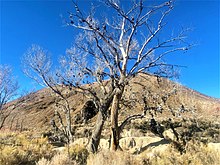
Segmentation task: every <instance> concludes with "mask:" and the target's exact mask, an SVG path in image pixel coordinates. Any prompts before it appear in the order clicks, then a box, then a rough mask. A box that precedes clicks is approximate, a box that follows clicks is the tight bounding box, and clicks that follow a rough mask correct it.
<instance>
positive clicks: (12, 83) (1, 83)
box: [0, 65, 18, 129]
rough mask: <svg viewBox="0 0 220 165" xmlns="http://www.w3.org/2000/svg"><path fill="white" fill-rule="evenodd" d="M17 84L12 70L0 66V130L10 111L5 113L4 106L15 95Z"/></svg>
mask: <svg viewBox="0 0 220 165" xmlns="http://www.w3.org/2000/svg"><path fill="white" fill-rule="evenodd" d="M17 90H18V82H17V81H16V79H15V77H14V76H13V75H12V68H11V67H10V66H7V65H0V129H1V128H2V127H3V125H4V122H5V120H6V118H7V117H8V116H9V115H10V112H11V111H8V112H7V111H6V107H5V104H6V103H7V102H8V101H10V100H12V99H13V98H14V97H15V96H16V95H17Z"/></svg>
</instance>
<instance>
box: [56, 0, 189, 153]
mask: <svg viewBox="0 0 220 165" xmlns="http://www.w3.org/2000/svg"><path fill="white" fill-rule="evenodd" d="M155 3H156V2H155ZM73 4H74V6H75V11H74V12H70V13H69V20H68V21H66V22H67V25H69V26H71V27H73V28H76V29H78V30H79V32H81V33H80V34H79V35H78V36H77V38H76V40H75V41H76V42H75V43H74V45H73V46H72V47H71V48H70V49H68V50H67V54H68V56H67V57H66V59H68V60H69V62H67V61H68V60H64V59H65V58H64V59H63V62H64V63H65V68H66V69H67V70H68V71H67V72H64V73H71V72H73V71H74V72H75V73H76V71H77V75H79V77H78V78H79V80H78V81H74V82H75V84H73V83H72V82H73V81H70V80H71V78H72V77H71V76H69V78H70V79H69V80H67V81H65V82H66V83H68V82H71V83H69V84H71V85H73V86H78V87H79V88H81V89H82V90H83V91H87V92H88V93H89V94H91V95H92V96H93V97H94V98H95V100H96V102H97V105H98V107H99V111H100V115H99V117H98V119H97V125H96V129H95V131H94V132H93V135H92V143H91V147H92V146H94V148H93V149H92V151H93V152H96V151H97V148H98V145H97V144H98V143H99V139H100V135H101V130H102V127H103V124H104V120H105V114H106V113H107V112H106V111H107V110H108V108H109V107H108V106H110V104H111V134H112V138H111V139H112V140H111V149H112V150H117V149H118V147H119V132H120V131H119V126H118V113H119V112H118V109H119V104H120V101H121V99H122V96H123V93H124V89H125V87H126V86H127V85H128V84H129V81H130V79H131V78H133V77H135V76H136V75H138V74H139V73H144V74H147V75H154V76H158V77H166V78H171V77H173V76H174V75H175V72H174V71H175V68H177V67H180V66H178V65H175V64H171V63H167V62H165V59H166V57H167V56H169V55H174V54H175V53H177V52H179V51H187V50H188V49H189V48H190V47H191V46H192V45H191V44H188V43H187V42H186V33H187V31H188V30H189V29H181V30H180V31H178V32H171V33H170V34H167V31H166V30H165V25H166V22H167V19H168V15H169V13H170V12H171V11H172V10H173V8H174V7H173V2H172V1H165V2H162V3H161V2H158V3H157V4H149V3H148V2H147V1H142V0H137V1H132V0H131V1H126V2H123V1H117V0H103V1H101V3H100V1H99V2H98V4H97V3H96V1H95V2H94V4H93V5H92V6H91V11H83V10H82V9H81V8H80V6H79V5H78V4H77V3H76V2H75V1H73ZM96 4H97V5H96ZM103 11H104V12H103ZM100 12H103V13H102V14H100ZM109 13H110V14H109ZM101 15H102V16H101ZM67 63H68V64H69V65H67ZM67 66H68V67H67ZM75 73H74V74H70V75H72V76H75V75H76V74H75ZM60 77H61V76H60ZM74 78H75V77H74ZM64 80H65V79H64ZM106 80H109V81H106ZM80 82H85V83H86V82H88V83H92V82H97V84H98V86H99V88H100V89H101V90H100V91H99V93H98V94H97V93H95V92H94V91H93V90H91V88H90V87H88V86H86V87H81V86H79V85H78V84H79V83H80ZM98 95H99V96H98Z"/></svg>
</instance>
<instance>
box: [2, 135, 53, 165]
mask: <svg viewBox="0 0 220 165" xmlns="http://www.w3.org/2000/svg"><path fill="white" fill-rule="evenodd" d="M53 154H54V153H53V151H52V146H51V145H49V144H48V143H47V139H45V138H40V137H39V138H33V137H32V135H31V134H30V133H29V132H23V133H10V132H1V134H0V164H1V165H6V164H7V165H15V164H16V165H20V164H21V165H32V164H35V161H37V160H39V159H40V158H42V157H47V158H50V157H52V155H53Z"/></svg>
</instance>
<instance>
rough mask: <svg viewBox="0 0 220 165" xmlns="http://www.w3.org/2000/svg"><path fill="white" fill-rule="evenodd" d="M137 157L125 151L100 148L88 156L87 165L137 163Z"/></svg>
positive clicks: (131, 164)
mask: <svg viewBox="0 0 220 165" xmlns="http://www.w3.org/2000/svg"><path fill="white" fill-rule="evenodd" d="M139 164H141V162H139V160H138V158H137V157H136V156H134V155H131V154H129V153H127V152H121V151H116V152H114V151H109V150H102V151H100V152H98V153H97V154H91V155H89V157H88V160H87V165H139Z"/></svg>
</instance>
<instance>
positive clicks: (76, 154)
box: [65, 145, 89, 165]
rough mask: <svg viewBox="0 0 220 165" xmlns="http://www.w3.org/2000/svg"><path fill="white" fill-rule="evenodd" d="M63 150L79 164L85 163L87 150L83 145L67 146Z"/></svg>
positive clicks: (87, 154)
mask: <svg viewBox="0 0 220 165" xmlns="http://www.w3.org/2000/svg"><path fill="white" fill-rule="evenodd" d="M65 152H66V153H68V155H69V157H70V158H71V159H72V160H74V161H76V162H77V163H78V164H79V165H84V164H86V161H87V158H88V156H89V152H88V150H87V149H86V148H85V146H81V145H72V146H69V147H68V146H67V147H66V149H65Z"/></svg>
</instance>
